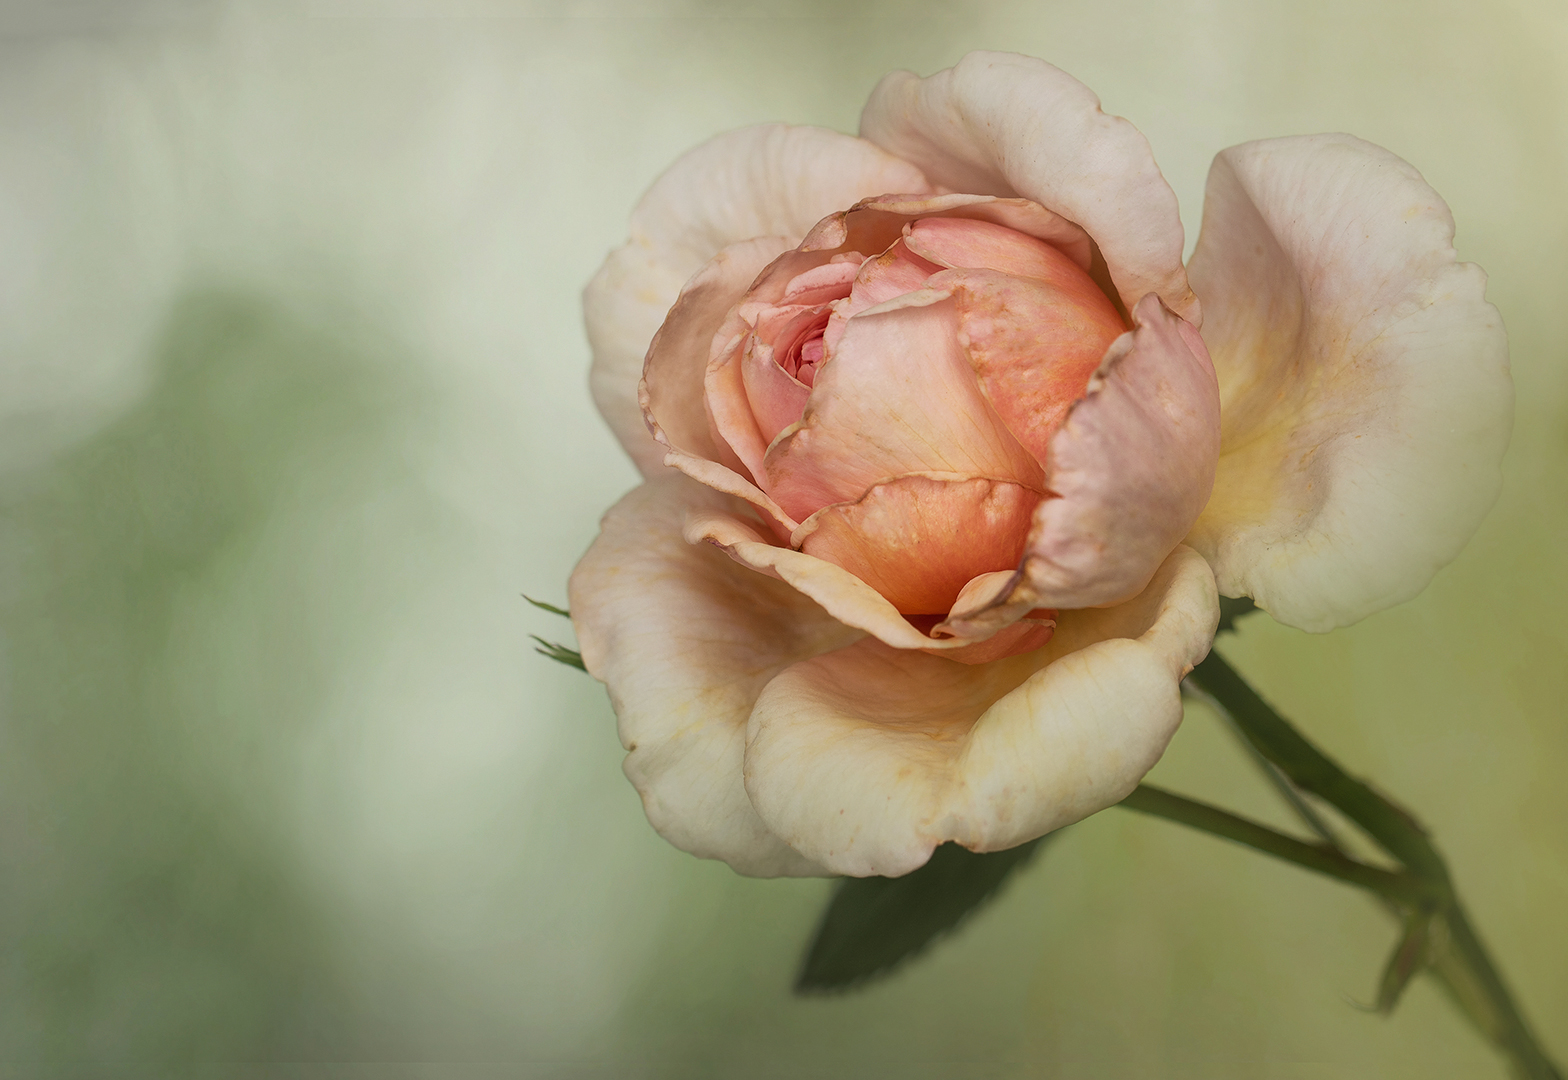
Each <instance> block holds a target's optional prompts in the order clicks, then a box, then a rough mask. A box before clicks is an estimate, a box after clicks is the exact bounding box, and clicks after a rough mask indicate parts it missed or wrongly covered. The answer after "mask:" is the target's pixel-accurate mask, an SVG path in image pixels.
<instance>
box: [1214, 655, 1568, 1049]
mask: <svg viewBox="0 0 1568 1080" xmlns="http://www.w3.org/2000/svg"><path fill="white" fill-rule="evenodd" d="M1187 678H1188V681H1189V682H1190V683H1192V684H1193V685H1194V686H1195V687H1196V688H1197V689H1198V690H1200V691H1202V693H1203V694H1205V695H1206V696H1208V697H1210V698H1212V699H1214V701H1215V702H1217V703H1218V704H1219V705H1220V706H1221V707H1222V710H1223V712H1224V713H1225V714H1227V715H1228V718H1229V720H1230V721H1231V722H1232V723H1234V725H1235V727H1236V729H1237V730H1238V731H1239V732H1240V733H1241V735H1242V736H1243V737H1244V738H1245V739H1246V741H1247V742H1248V743H1249V744H1251V745H1252V746H1253V747H1255V748H1256V749H1257V751H1258V752H1259V753H1260V754H1261V755H1262V756H1263V757H1264V758H1266V759H1267V760H1268V762H1269V763H1271V764H1272V765H1273V766H1275V767H1276V768H1278V770H1279V771H1280V772H1281V773H1282V774H1283V775H1284V777H1285V778H1286V779H1288V780H1289V782H1290V783H1291V784H1292V785H1294V786H1295V787H1297V788H1299V789H1301V790H1302V791H1308V792H1311V793H1312V794H1314V795H1317V796H1318V797H1319V798H1322V799H1323V800H1324V801H1326V802H1328V803H1329V804H1331V805H1332V806H1334V807H1335V808H1336V809H1338V810H1339V811H1340V812H1341V813H1342V814H1344V815H1345V816H1346V817H1347V818H1349V819H1350V820H1351V821H1353V822H1354V823H1355V824H1356V825H1358V826H1360V828H1361V829H1362V830H1363V831H1364V832H1366V834H1367V835H1368V836H1370V837H1371V838H1372V839H1373V840H1374V841H1376V842H1377V844H1378V845H1379V846H1380V847H1382V848H1383V850H1384V851H1386V852H1388V854H1389V855H1391V856H1393V857H1394V858H1395V859H1397V860H1398V861H1399V862H1400V863H1402V864H1403V865H1404V867H1405V870H1406V871H1407V873H1408V874H1409V875H1411V876H1413V877H1415V878H1417V879H1419V880H1420V881H1421V882H1422V883H1423V884H1424V885H1425V886H1426V888H1427V889H1428V890H1430V895H1431V896H1432V897H1433V898H1435V911H1434V915H1435V916H1436V918H1438V919H1439V920H1441V922H1442V924H1443V925H1444V927H1445V928H1446V930H1447V935H1446V936H1447V939H1448V940H1447V947H1446V948H1440V949H1439V950H1438V954H1437V956H1436V957H1435V959H1434V960H1433V966H1434V968H1435V969H1436V973H1437V974H1438V976H1439V977H1440V979H1441V980H1442V982H1443V983H1444V985H1445V987H1446V988H1447V989H1448V991H1449V992H1450V994H1451V995H1452V996H1453V997H1454V999H1455V1001H1456V1002H1458V1003H1459V1005H1460V1006H1461V1008H1463V1009H1464V1011H1465V1012H1466V1013H1467V1014H1469V1015H1470V1016H1471V1018H1472V1019H1473V1020H1475V1021H1476V1023H1477V1026H1478V1027H1480V1028H1481V1030H1482V1031H1483V1032H1485V1034H1486V1035H1487V1036H1488V1037H1489V1038H1490V1039H1491V1040H1492V1041H1493V1043H1494V1044H1496V1045H1497V1047H1498V1048H1499V1049H1500V1050H1502V1051H1503V1052H1504V1053H1505V1054H1507V1055H1508V1056H1509V1058H1510V1063H1511V1065H1512V1066H1513V1069H1514V1071H1515V1072H1516V1074H1517V1075H1519V1076H1521V1077H1526V1078H1528V1080H1563V1077H1562V1073H1561V1072H1560V1071H1559V1070H1558V1069H1557V1067H1556V1066H1555V1065H1554V1064H1553V1063H1552V1062H1551V1060H1550V1059H1548V1058H1547V1056H1546V1053H1545V1051H1544V1050H1543V1049H1542V1048H1541V1046H1540V1044H1539V1042H1537V1041H1536V1038H1535V1036H1534V1034H1533V1033H1532V1032H1531V1030H1530V1027H1529V1025H1528V1023H1526V1021H1525V1019H1524V1016H1523V1014H1521V1012H1520V1011H1519V1007H1518V1006H1517V1005H1516V1004H1515V1002H1514V1000H1513V996H1512V994H1511V993H1510V992H1509V990H1508V987H1507V985H1506V984H1505V983H1504V982H1503V979H1502V975H1501V973H1500V972H1499V971H1498V970H1497V966H1496V965H1495V964H1494V963H1493V962H1492V959H1491V957H1490V955H1489V954H1488V953H1487V951H1486V948H1485V946H1484V945H1483V944H1482V943H1481V940H1480V937H1479V936H1478V935H1477V933H1476V931H1475V928H1474V927H1473V925H1472V924H1471V923H1470V919H1469V916H1468V915H1467V914H1466V912H1465V910H1464V907H1463V905H1462V904H1461V903H1460V901H1459V897H1458V894H1457V893H1456V892H1455V890H1454V886H1453V881H1452V879H1451V877H1450V875H1449V872H1448V866H1447V864H1446V863H1445V862H1444V861H1443V857H1442V856H1441V855H1440V854H1439V853H1438V851H1437V849H1436V847H1434V846H1433V844H1432V841H1431V839H1430V837H1429V836H1428V835H1427V832H1426V829H1425V828H1423V827H1422V825H1421V824H1420V822H1418V821H1417V820H1416V819H1415V817H1414V816H1413V815H1412V814H1411V813H1410V812H1409V811H1407V810H1405V809H1403V808H1402V807H1400V806H1398V805H1397V804H1395V803H1394V802H1393V801H1392V800H1390V799H1389V798H1387V797H1386V796H1384V795H1382V794H1380V793H1378V792H1377V791H1376V790H1374V789H1373V788H1372V787H1370V786H1369V785H1367V784H1366V783H1364V782H1362V781H1360V780H1358V779H1356V778H1355V777H1353V776H1351V775H1350V774H1349V773H1347V772H1345V770H1344V769H1343V768H1341V767H1340V766H1339V765H1338V764H1337V763H1336V762H1335V761H1334V760H1333V759H1332V758H1330V757H1329V756H1328V755H1326V754H1324V753H1323V752H1322V751H1320V750H1319V749H1318V748H1317V747H1315V746H1313V745H1312V744H1311V743H1310V742H1308V741H1307V740H1306V738H1305V737H1304V736H1302V735H1301V733H1300V732H1298V731H1297V730H1296V729H1295V728H1294V727H1292V726H1291V725H1290V723H1289V722H1288V721H1286V720H1285V718H1284V717H1282V716H1280V714H1279V713H1277V712H1275V711H1274V709H1273V708H1272V707H1271V706H1270V705H1269V704H1268V703H1267V702H1266V701H1264V700H1263V698H1262V697H1261V696H1260V695H1259V694H1258V693H1257V691H1255V690H1254V689H1253V688H1252V687H1251V686H1250V685H1248V683H1247V682H1246V680H1245V679H1243V678H1242V677H1241V676H1240V675H1239V674H1237V672H1236V671H1235V669H1234V668H1232V667H1231V666H1230V665H1229V664H1228V663H1226V662H1225V659H1224V657H1222V656H1220V654H1219V653H1218V652H1213V651H1211V652H1210V653H1209V656H1208V658H1207V659H1206V660H1204V661H1203V662H1202V663H1201V664H1199V665H1198V666H1197V667H1196V668H1194V669H1193V671H1192V673H1191V674H1190V675H1189V676H1188V677H1187ZM1309 809H1310V808H1309ZM1222 813H1223V812H1222ZM1314 824H1316V823H1314ZM1199 827H1202V826H1199ZM1259 828H1261V826H1259ZM1210 831H1215V830H1210ZM1266 831H1272V830H1266ZM1220 835H1225V834H1224V833H1221V834H1220ZM1281 835H1283V834H1281ZM1324 838H1325V840H1326V841H1327V842H1328V845H1329V846H1328V847H1325V848H1318V849H1315V850H1320V851H1337V848H1338V844H1337V842H1335V841H1334V839H1333V838H1332V834H1331V833H1330V834H1329V835H1327V836H1325V837H1324ZM1298 843H1300V842H1299V841H1298ZM1302 846H1304V847H1309V848H1310V847H1312V845H1306V844H1303V845H1302ZM1337 853H1338V854H1339V855H1340V856H1341V857H1344V858H1347V859H1348V856H1344V853H1343V852H1342V851H1337ZM1349 861H1352V862H1354V860H1349ZM1357 865H1364V864H1360V863H1357ZM1368 869H1373V868H1370V867H1368ZM1324 872H1327V871H1324ZM1385 873H1386V871H1385ZM1335 876H1339V875H1335ZM1363 887H1370V886H1363ZM1373 891H1377V892H1380V893H1381V894H1382V895H1383V896H1385V897H1387V898H1389V899H1390V900H1400V899H1402V898H1400V897H1397V896H1395V895H1394V894H1393V893H1390V892H1387V891H1384V890H1379V889H1374V890H1373ZM1407 902H1408V901H1407Z"/></svg>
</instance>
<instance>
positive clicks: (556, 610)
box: [518, 593, 572, 619]
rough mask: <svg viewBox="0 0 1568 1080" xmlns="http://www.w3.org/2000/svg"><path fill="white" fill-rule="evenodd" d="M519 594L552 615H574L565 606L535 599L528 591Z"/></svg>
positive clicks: (569, 616)
mask: <svg viewBox="0 0 1568 1080" xmlns="http://www.w3.org/2000/svg"><path fill="white" fill-rule="evenodd" d="M518 595H520V596H521V597H522V598H523V599H524V600H527V601H528V602H529V603H530V604H532V605H533V606H534V607H536V608H539V609H540V610H541V611H548V612H549V613H550V614H551V615H564V616H565V617H566V618H568V619H570V618H571V617H572V613H571V612H570V611H567V610H566V609H565V608H562V607H556V606H555V605H554V604H547V603H545V602H544V601H543V600H535V599H534V598H533V597H531V596H529V595H528V594H527V593H519V594H518Z"/></svg>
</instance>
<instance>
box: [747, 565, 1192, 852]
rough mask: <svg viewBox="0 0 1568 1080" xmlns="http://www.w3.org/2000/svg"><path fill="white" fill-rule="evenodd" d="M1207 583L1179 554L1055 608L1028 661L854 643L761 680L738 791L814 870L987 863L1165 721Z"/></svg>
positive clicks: (1157, 733) (1121, 789) (1122, 789)
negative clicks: (948, 858) (975, 855)
mask: <svg viewBox="0 0 1568 1080" xmlns="http://www.w3.org/2000/svg"><path fill="white" fill-rule="evenodd" d="M1218 620H1219V606H1218V600H1217V596H1216V593H1215V589H1214V577H1213V574H1212V573H1211V572H1210V570H1209V567H1208V564H1207V563H1206V562H1205V561H1204V560H1203V558H1202V557H1201V556H1199V555H1198V554H1197V552H1195V551H1193V550H1192V549H1190V548H1187V547H1178V548H1177V549H1176V550H1175V551H1174V552H1172V553H1171V555H1170V557H1169V558H1168V559H1167V560H1166V561H1165V563H1164V565H1162V566H1161V567H1160V570H1159V572H1158V573H1157V574H1156V575H1155V576H1154V579H1153V580H1152V581H1151V582H1150V584H1149V586H1148V588H1147V589H1145V590H1144V592H1143V593H1142V594H1140V595H1139V596H1137V597H1136V598H1134V599H1132V600H1130V601H1128V602H1127V603H1125V604H1121V605H1119V606H1117V607H1114V608H1105V609H1100V610H1088V611H1069V612H1063V613H1062V615H1061V618H1060V621H1059V624H1058V627H1057V630H1056V635H1055V637H1054V638H1053V639H1052V640H1051V642H1050V643H1049V644H1048V645H1046V646H1045V647H1044V648H1043V649H1040V650H1038V651H1036V652H1032V653H1025V654H1022V655H1019V656H1014V657H1009V658H1007V659H1003V660H997V661H994V662H992V663H990V664H985V665H982V666H974V667H970V666H963V665H959V664H954V663H951V662H949V661H947V660H945V659H943V658H940V657H936V656H929V655H925V654H921V653H914V652H901V651H898V650H896V649H891V648H888V647H887V646H886V645H884V644H882V643H881V642H878V641H875V640H873V639H866V640H863V641H861V642H858V643H856V644H854V645H851V646H849V647H848V648H844V649H840V650H838V651H836V652H831V653H824V654H822V655H819V656H817V657H814V658H812V659H809V660H803V661H801V662H800V663H797V664H795V665H794V666H793V667H790V668H788V669H787V670H785V671H784V672H783V673H782V674H780V675H778V676H777V677H776V678H774V679H773V680H772V681H771V682H770V683H768V685H767V687H766V688H765V689H764V690H763V691H762V694H761V696H760V697H758V699H757V703H756V705H755V707H754V708H753V709H752V713H751V720H750V722H749V724H748V725H747V733H746V753H745V762H746V765H745V777H746V791H747V793H748V794H749V795H750V796H751V801H752V804H753V805H754V806H755V807H756V809H757V812H758V813H759V814H760V815H761V817H762V820H763V821H764V822H765V823H766V824H767V826H768V828H769V829H771V830H772V831H773V832H774V833H775V834H776V835H778V836H779V837H782V838H783V839H784V841H785V842H787V843H788V844H789V845H790V846H791V847H792V848H794V849H795V850H797V851H799V852H800V853H801V854H802V855H804V856H805V857H806V858H809V859H811V860H813V861H814V862H816V863H817V864H819V865H821V866H823V867H824V868H826V869H827V870H829V871H831V872H833V873H838V874H848V875H853V876H857V877H863V876H868V875H872V874H882V875H887V876H890V877H895V876H898V875H901V874H907V873H909V872H910V871H911V870H915V869H917V868H918V867H920V866H922V865H924V863H925V862H926V860H927V859H928V858H930V856H931V852H932V850H933V849H934V848H935V847H936V845H937V844H939V843H942V842H943V841H946V840H956V841H957V842H958V843H960V844H962V845H963V846H965V847H967V848H970V849H971V850H974V851H998V850H1002V849H1004V848H1009V847H1013V846H1015V845H1017V844H1021V843H1024V842H1025V841H1027V840H1030V839H1033V838H1034V837H1036V836H1040V835H1042V834H1044V833H1047V832H1049V831H1051V830H1052V829H1056V828H1060V827H1061V826H1063V825H1067V824H1070V823H1072V822H1074V821H1078V820H1080V819H1081V818H1084V817H1087V816H1088V815H1090V814H1093V813H1095V812H1096V811H1098V810H1101V809H1103V808H1105V807H1107V806H1110V805H1112V804H1114V803H1116V802H1119V801H1120V800H1121V799H1123V798H1125V797H1126V795H1127V794H1128V793H1129V792H1130V791H1131V790H1132V789H1133V788H1134V787H1135V786H1136V785H1137V783H1138V781H1139V780H1140V779H1141V778H1142V777H1143V775H1144V774H1145V773H1146V772H1148V770H1149V769H1150V768H1152V767H1153V765H1154V763H1155V762H1156V761H1157V760H1158V759H1159V757H1160V755H1161V753H1163V752H1164V750H1165V746H1166V744H1167V743H1168V742H1169V741H1170V738H1171V736H1172V735H1173V734H1174V733H1175V731H1176V727H1177V725H1178V724H1179V723H1180V722H1181V711H1182V709H1181V692H1180V682H1181V679H1182V677H1183V676H1184V675H1186V673H1187V672H1188V671H1190V670H1192V667H1193V666H1194V665H1195V664H1196V663H1198V661H1200V660H1202V659H1203V657H1204V656H1206V655H1207V654H1208V650H1209V645H1210V642H1211V641H1212V640H1213V635H1214V630H1215V627H1216V625H1217V623H1218Z"/></svg>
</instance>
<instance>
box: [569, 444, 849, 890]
mask: <svg viewBox="0 0 1568 1080" xmlns="http://www.w3.org/2000/svg"><path fill="white" fill-rule="evenodd" d="M733 505H734V504H733V503H732V502H731V500H729V499H726V498H725V497H724V496H722V495H720V494H719V493H717V492H714V491H710V490H709V489H707V488H705V487H702V486H701V485H699V484H696V483H693V482H692V481H690V480H687V479H685V478H684V477H681V476H677V475H674V474H670V475H668V476H666V477H663V478H660V479H657V480H653V481H650V482H649V483H646V484H644V485H643V486H642V487H639V488H637V489H636V490H634V491H632V492H631V493H630V494H629V495H627V496H626V497H625V498H624V499H622V500H621V501H620V502H619V503H617V504H616V505H615V506H614V507H612V508H611V509H610V511H609V513H607V514H606V515H605V517H604V522H603V528H602V531H601V532H600V534H599V538H598V539H597V540H595V541H594V544H593V546H592V547H591V548H589V549H588V553H587V554H586V555H584V556H583V558H582V561H581V562H579V563H578V564H577V568H576V570H574V571H573V572H572V578H571V584H570V590H569V591H570V596H571V610H572V623H573V626H574V628H575V629H576V631H577V640H578V641H579V642H580V644H581V648H582V655H583V662H584V663H585V664H586V665H587V668H588V670H589V672H590V673H592V674H593V676H594V677H595V678H597V679H600V680H601V681H603V682H604V683H605V684H606V685H607V686H608V688H609V691H610V700H611V701H612V702H613V703H614V705H615V712H616V715H617V716H618V717H619V721H620V735H621V743H622V745H623V746H625V747H626V750H627V756H626V762H625V769H626V774H627V776H628V777H630V778H631V781H632V783H633V784H634V785H636V787H637V790H638V792H639V793H640V794H641V795H642V799H643V806H644V808H645V809H646V811H647V814H648V820H649V822H650V823H651V824H652V825H653V827H654V828H655V829H656V830H658V832H659V833H660V835H662V836H663V837H664V838H665V839H667V840H669V841H670V843H672V844H674V845H675V846H676V847H679V848H681V849H682V850H684V851H689V852H691V853H692V854H694V855H699V856H702V857H703V858H710V859H722V860H724V861H725V862H727V863H729V864H730V865H731V866H733V867H734V868H735V869H736V870H738V871H739V872H741V873H743V874H751V875H754V876H760V877H773V876H779V875H792V876H799V875H813V874H820V873H823V871H822V870H821V868H819V867H818V866H816V865H815V864H813V863H812V862H810V861H809V860H808V859H806V858H804V857H802V856H801V855H799V854H798V853H796V852H794V851H792V850H791V849H790V848H789V846H788V845H787V844H784V843H783V842H782V841H780V840H779V839H778V838H777V837H775V836H773V835H772V834H771V833H770V832H769V831H768V829H767V827H766V826H765V825H764V824H763V823H762V821H761V819H760V818H759V817H758V816H757V814H756V812H755V810H753V809H752V806H751V802H750V800H749V799H748V798H747V796H746V792H745V790H744V788H743V787H742V783H741V773H742V750H743V746H744V743H745V726H746V719H747V717H748V716H749V715H750V713H751V709H752V706H753V704H754V703H755V701H756V698H757V695H758V694H759V693H760V692H761V691H762V688H763V687H764V686H765V685H766V684H767V682H768V681H769V680H770V679H771V678H773V676H774V675H776V674H777V673H778V672H779V671H782V670H784V669H785V668H787V667H788V666H789V665H790V664H792V663H795V662H796V661H798V660H801V659H805V658H807V657H811V656H815V655H816V654H817V653H820V652H823V651H826V650H831V649H836V648H840V647H842V646H844V645H846V644H849V643H850V642H852V641H854V640H855V639H856V638H858V637H859V636H860V634H859V632H858V631H855V630H852V629H850V628H849V627H846V626H845V625H843V624H842V623H840V622H839V621H838V620H836V619H834V618H832V617H830V616H829V615H827V614H825V613H824V612H823V611H822V609H821V608H819V607H818V606H817V605H816V604H814V603H812V602H811V601H810V600H809V599H807V598H806V597H804V596H802V595H801V594H800V593H798V592H796V591H795V590H794V589H791V588H790V587H789V586H787V585H785V584H783V583H782V582H780V581H776V580H774V579H772V578H770V577H767V576H764V575H762V574H758V573H755V572H753V571H751V570H748V569H746V568H745V567H742V566H737V565H736V564H735V563H733V562H732V561H730V560H729V559H727V558H725V557H724V555H723V554H722V553H721V552H718V551H715V550H713V549H712V548H711V547H708V546H706V545H703V546H696V547H694V546H692V545H690V544H688V543H686V541H685V540H684V539H682V536H681V530H682V526H683V523H684V520H685V517H686V515H687V514H688V513H689V512H691V511H692V510H694V509H703V508H729V507H732V506H733Z"/></svg>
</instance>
